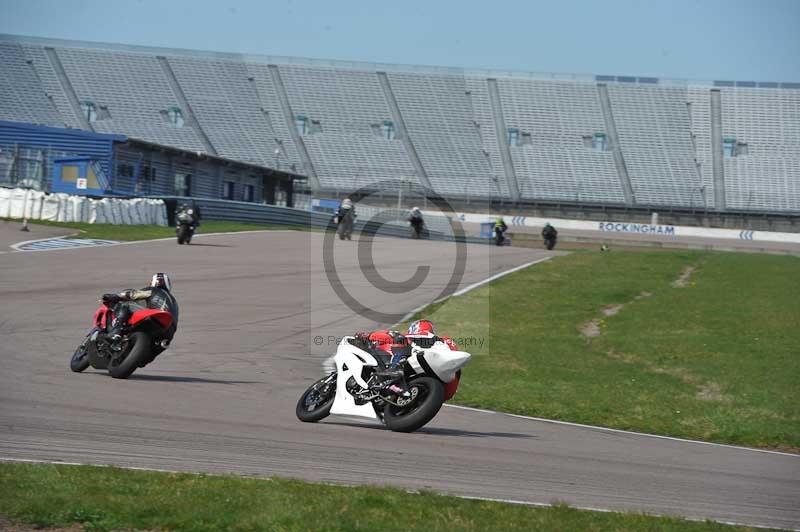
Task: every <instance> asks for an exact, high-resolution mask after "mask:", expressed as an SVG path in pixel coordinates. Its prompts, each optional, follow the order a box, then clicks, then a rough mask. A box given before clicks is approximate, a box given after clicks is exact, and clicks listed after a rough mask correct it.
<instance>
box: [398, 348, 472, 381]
mask: <svg viewBox="0 0 800 532" xmlns="http://www.w3.org/2000/svg"><path fill="white" fill-rule="evenodd" d="M471 356H472V355H470V354H469V353H467V352H466V351H453V350H451V349H450V347H449V346H448V345H447V344H446V343H444V342H436V343H435V344H433V346H431V347H429V348H428V349H424V350H422V349H417V350H415V351H414V353H413V354H412V355H411V356H410V357H409V358H408V364H409V365H410V366H411V367H412V368H414V371H416V372H417V373H428V374H430V375H432V376H434V377H436V378H438V379H439V380H440V381H442V382H443V383H448V382H451V381H452V380H453V379H455V378H456V372H457V371H458V370H459V369H461V368H462V367H463V366H464V365H465V364H466V363H467V362H468V361H469V359H470V357H471Z"/></svg>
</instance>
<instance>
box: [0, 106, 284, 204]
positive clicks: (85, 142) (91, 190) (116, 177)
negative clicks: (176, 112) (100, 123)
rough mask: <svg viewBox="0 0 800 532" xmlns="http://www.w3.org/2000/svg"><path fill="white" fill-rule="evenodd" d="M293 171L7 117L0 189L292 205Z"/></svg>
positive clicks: (0, 127) (1, 132)
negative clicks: (33, 189) (10, 119)
mask: <svg viewBox="0 0 800 532" xmlns="http://www.w3.org/2000/svg"><path fill="white" fill-rule="evenodd" d="M294 177H295V176H293V175H292V174H290V173H286V172H281V171H278V170H274V169H270V168H265V167H261V166H257V165H252V164H248V163H244V162H240V161H233V160H229V159H225V158H222V157H218V156H214V155H208V154H205V153H195V152H191V151H187V150H181V149H178V148H175V147H170V146H163V145H159V144H154V143H152V142H148V141H144V140H141V139H135V138H130V137H127V136H124V135H116V134H108V133H96V132H92V131H83V130H79V129H70V128H57V127H48V126H40V125H33V124H26V123H21V122H11V121H3V120H0V185H2V186H12V187H14V186H22V187H29V188H35V189H39V190H44V191H49V192H65V193H68V194H78V195H88V196H187V197H196V198H213V199H229V200H236V201H247V202H255V203H269V204H278V205H289V206H291V205H292V179H293V178H294Z"/></svg>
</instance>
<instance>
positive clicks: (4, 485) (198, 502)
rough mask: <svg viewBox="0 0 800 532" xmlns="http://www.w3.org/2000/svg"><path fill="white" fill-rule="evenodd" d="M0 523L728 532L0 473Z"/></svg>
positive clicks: (447, 502) (643, 519)
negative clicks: (0, 519)
mask: <svg viewBox="0 0 800 532" xmlns="http://www.w3.org/2000/svg"><path fill="white" fill-rule="evenodd" d="M0 494H2V496H0V514H1V515H5V516H7V517H9V518H11V519H12V520H15V521H17V522H24V523H28V524H32V525H34V526H37V527H45V526H46V527H53V526H60V527H63V526H69V525H72V524H75V523H77V524H81V525H83V526H84V527H85V528H86V529H87V530H98V531H99V530H119V529H126V530H130V529H147V530H157V529H167V530H193V531H194V530H197V531H200V530H209V531H217V530H275V531H293V530H298V531H300V530H302V531H306V530H313V531H335V530H342V531H345V530H346V531H354V530H368V531H373V530H380V531H386V532H391V531H395V530H396V531H402V532H408V531H415V530H419V531H426V532H437V531H444V530H459V531H485V530H508V531H514V530H519V531H533V530H547V531H559V530H563V531H573V530H619V531H633V532H636V531H645V530H647V531H651V530H652V531H655V530H658V531H678V530H680V531H684V530H688V531H713V530H720V531H728V530H752V529H748V528H745V527H731V526H727V525H721V524H717V523H711V522H704V523H700V522H689V521H684V520H681V519H676V518H663V517H652V516H645V515H640V514H619V513H601V512H589V511H581V510H576V509H573V508H569V507H567V506H565V505H557V506H555V507H552V508H537V507H531V506H522V505H512V504H503V503H496V502H484V501H474V500H465V499H459V498H455V497H447V496H442V495H436V494H433V493H427V492H426V493H421V494H410V493H407V492H405V491H402V490H397V489H387V488H374V487H357V488H349V487H341V486H330V485H324V484H311V483H305V482H299V481H295V480H282V479H270V480H264V479H254V478H241V477H235V476H206V475H193V474H186V473H181V474H172V473H157V472H147V471H131V470H124V469H116V468H105V467H91V466H63V465H61V466H54V465H34V464H9V463H5V464H0Z"/></svg>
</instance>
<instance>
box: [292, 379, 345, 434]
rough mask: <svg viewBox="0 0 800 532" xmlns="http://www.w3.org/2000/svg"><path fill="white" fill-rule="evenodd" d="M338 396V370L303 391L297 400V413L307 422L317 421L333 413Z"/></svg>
mask: <svg viewBox="0 0 800 532" xmlns="http://www.w3.org/2000/svg"><path fill="white" fill-rule="evenodd" d="M335 398H336V372H334V373H331V374H330V375H328V376H327V377H324V378H322V379H320V380H318V381H317V382H315V383H314V384H312V385H311V386H309V387H308V389H307V390H306V391H305V392H303V395H301V396H300V399H299V400H298V401H297V407H296V408H295V414H296V415H297V419H299V420H300V421H303V422H305V423H316V422H317V421H320V420H322V419H325V418H326V417H328V416H329V415H330V413H331V407H332V406H333V400H334V399H335Z"/></svg>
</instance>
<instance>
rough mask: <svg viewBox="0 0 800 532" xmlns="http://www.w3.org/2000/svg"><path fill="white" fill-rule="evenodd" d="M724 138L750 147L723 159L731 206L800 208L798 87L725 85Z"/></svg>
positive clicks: (769, 208)
mask: <svg viewBox="0 0 800 532" xmlns="http://www.w3.org/2000/svg"><path fill="white" fill-rule="evenodd" d="M721 91H722V136H723V137H724V138H732V139H735V141H736V143H737V144H746V145H747V154H746V155H742V156H737V157H726V158H725V195H726V200H727V206H728V207H732V208H738V209H745V210H750V209H758V210H764V209H767V210H773V209H774V210H786V209H795V210H796V209H798V208H800V179H799V178H800V89H778V90H776V89H763V88H742V87H736V88H735V89H733V88H723V89H721Z"/></svg>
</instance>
